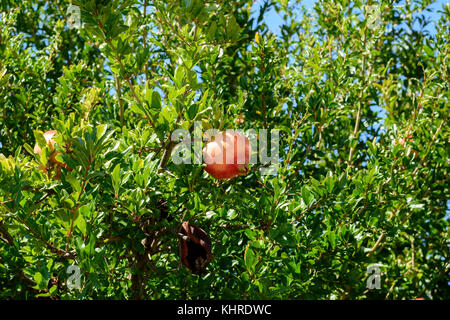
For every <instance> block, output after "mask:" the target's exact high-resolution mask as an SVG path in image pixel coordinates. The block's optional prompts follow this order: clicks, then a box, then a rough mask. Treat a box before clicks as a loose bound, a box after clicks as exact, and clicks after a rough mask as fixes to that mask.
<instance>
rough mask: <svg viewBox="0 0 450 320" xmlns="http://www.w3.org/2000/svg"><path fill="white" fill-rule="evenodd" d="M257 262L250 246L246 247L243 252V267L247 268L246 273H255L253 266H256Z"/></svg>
mask: <svg viewBox="0 0 450 320" xmlns="http://www.w3.org/2000/svg"><path fill="white" fill-rule="evenodd" d="M257 262H258V261H257V259H256V255H255V253H254V251H253V250H252V248H251V247H250V245H247V247H246V248H245V252H244V263H245V267H246V268H247V271H248V272H249V273H250V274H254V273H255V266H256V263H257Z"/></svg>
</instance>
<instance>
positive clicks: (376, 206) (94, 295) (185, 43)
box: [0, 0, 450, 299]
mask: <svg viewBox="0 0 450 320" xmlns="http://www.w3.org/2000/svg"><path fill="white" fill-rule="evenodd" d="M71 2H72V4H73V5H76V6H78V7H79V9H80V13H81V23H82V25H81V26H80V28H74V27H73V25H70V24H69V23H68V22H69V21H72V20H71V19H72V18H73V17H72V16H71V14H72V11H71V10H68V8H69V4H70V3H69V2H68V1H63V0H55V1H39V0H34V1H16V0H2V1H0V8H1V13H0V114H1V117H0V143H1V148H0V152H1V153H2V155H0V164H1V165H0V297H1V298H4V299H24V298H27V299H31V298H37V297H41V298H45V297H50V298H53V299H99V298H108V299H131V298H136V299H140V298H143V299H175V298H187V299H210V298H212V299H363V298H377V299H380V298H381V299H385V298H386V299H414V298H417V297H423V298H426V299H448V298H449V297H450V295H449V286H448V281H449V277H448V273H449V263H448V261H449V260H448V259H449V237H448V224H449V220H448V214H447V212H448V209H447V208H448V195H449V181H448V175H449V172H448V171H449V168H448V159H449V148H448V138H449V136H448V123H447V120H448V106H449V90H448V89H449V34H450V32H449V18H450V6H449V5H448V4H447V5H445V4H440V5H438V6H436V5H434V6H432V8H433V10H435V11H434V12H433V14H432V16H431V17H433V18H430V12H429V11H430V10H431V9H430V8H431V6H430V5H431V1H427V0H417V1H407V2H404V1H399V2H397V1H385V0H383V1H381V2H378V3H375V2H372V1H369V2H365V1H354V2H350V1H345V0H339V1H338V0H328V1H317V3H316V4H315V5H314V9H313V10H312V11H307V10H305V9H302V7H301V3H300V2H296V1H289V0H273V1H265V2H262V1H261V2H257V3H253V2H252V1H249V0H247V1H244V0H241V1H231V0H230V1H220V0H217V1H201V0H179V1H175V0H164V1H163V0H154V1H147V0H122V1H119V0H113V1H104V0H79V1H78V0H73V1H71ZM71 8H72V9H73V7H71ZM436 8H438V10H439V12H436ZM274 10H275V11H276V12H277V14H278V15H279V16H280V17H282V18H283V22H282V24H281V25H280V28H279V32H278V33H277V34H273V33H271V32H270V31H269V27H268V26H267V19H264V17H265V16H267V14H268V12H269V11H272V12H273V11H274ZM194 121H200V122H201V123H202V125H203V130H205V129H208V128H218V129H241V130H247V129H254V130H256V131H258V130H259V129H268V130H271V129H278V130H280V133H279V136H280V144H279V158H280V164H279V166H278V167H277V171H276V174H272V175H262V174H261V170H260V169H261V164H260V163H258V164H254V165H252V166H251V169H250V172H249V174H247V175H245V176H239V177H237V178H233V179H229V180H216V179H214V178H213V177H211V176H209V175H208V174H207V173H206V172H205V171H204V169H203V167H202V165H201V164H195V163H193V164H175V163H174V161H172V160H171V152H176V151H177V149H176V148H174V147H175V144H176V141H175V142H174V141H172V140H171V133H172V132H174V130H176V129H178V128H185V129H188V130H190V131H191V132H193V128H194ZM51 129H55V130H57V131H58V134H57V135H56V136H55V141H56V144H55V148H56V150H57V152H59V153H58V155H57V156H56V159H57V160H58V161H59V162H60V163H63V164H64V167H63V168H62V169H60V170H61V177H60V179H58V176H57V170H56V169H57V168H53V170H50V169H52V168H49V170H47V172H44V171H43V170H42V166H45V165H47V164H48V159H49V154H50V152H51V150H50V148H49V146H46V144H45V141H44V138H43V133H44V132H46V131H48V130H51ZM35 143H38V145H40V146H41V147H42V153H41V155H40V156H38V155H36V154H34V152H33V146H34V145H35ZM203 143H204V142H203ZM182 221H189V222H190V223H192V224H193V225H196V226H198V227H200V228H202V229H203V230H205V232H206V233H207V234H208V235H209V237H210V238H211V242H212V254H213V258H212V260H211V263H210V264H209V265H208V266H207V268H206V270H207V272H206V273H205V274H203V275H195V274H192V273H191V272H190V271H189V270H188V269H187V268H185V267H184V266H183V265H182V264H181V263H180V257H179V253H178V243H179V239H178V236H177V230H178V228H179V226H180V224H181V222H182ZM70 266H78V267H79V268H80V269H79V270H80V275H81V281H80V287H79V288H72V287H71V286H70V283H71V282H70V281H69V282H68V281H67V280H68V278H69V276H71V275H73V274H74V273H72V271H71V270H73V269H71V268H69V267H70ZM374 266H375V270H377V268H378V269H379V270H380V273H381V274H380V277H379V279H380V286H379V287H378V286H376V287H375V288H374V287H371V286H370V285H368V284H370V277H371V276H373V275H371V272H369V270H372V269H370V268H369V267H374ZM68 268H69V269H68ZM368 268H369V269H368Z"/></svg>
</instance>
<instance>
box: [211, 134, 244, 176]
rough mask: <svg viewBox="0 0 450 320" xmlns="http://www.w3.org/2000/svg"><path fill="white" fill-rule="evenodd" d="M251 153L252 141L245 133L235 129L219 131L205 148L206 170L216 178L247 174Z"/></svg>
mask: <svg viewBox="0 0 450 320" xmlns="http://www.w3.org/2000/svg"><path fill="white" fill-rule="evenodd" d="M250 154H251V147H250V142H249V141H248V139H247V138H246V137H245V136H244V135H243V134H241V133H239V132H237V131H234V130H226V131H222V132H219V133H218V134H216V135H215V136H214V138H213V140H212V141H210V142H208V143H207V144H206V146H205V148H204V149H203V161H204V163H206V167H205V170H206V172H208V173H209V174H210V175H212V176H213V177H214V178H216V179H230V178H233V177H236V176H238V175H246V174H247V173H248V170H249V169H248V163H249V162H250Z"/></svg>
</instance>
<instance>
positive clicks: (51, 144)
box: [34, 130, 57, 160]
mask: <svg viewBox="0 0 450 320" xmlns="http://www.w3.org/2000/svg"><path fill="white" fill-rule="evenodd" d="M56 133H57V131H56V130H49V131H47V132H45V133H44V138H45V142H47V145H48V148H49V149H50V152H51V153H52V158H51V159H52V160H55V159H54V157H56V154H55V155H54V156H53V153H54V152H53V151H55V140H53V139H52V138H53V136H54V135H55V134H56ZM34 153H36V154H38V155H41V153H42V149H41V147H39V145H38V144H37V142H36V144H35V145H34Z"/></svg>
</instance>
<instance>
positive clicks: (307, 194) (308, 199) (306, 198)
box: [301, 186, 314, 206]
mask: <svg viewBox="0 0 450 320" xmlns="http://www.w3.org/2000/svg"><path fill="white" fill-rule="evenodd" d="M301 193H302V199H303V202H304V203H305V205H306V206H309V205H311V204H312V203H313V201H314V196H313V195H312V194H311V191H309V189H308V187H306V186H303V187H302V191H301Z"/></svg>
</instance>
